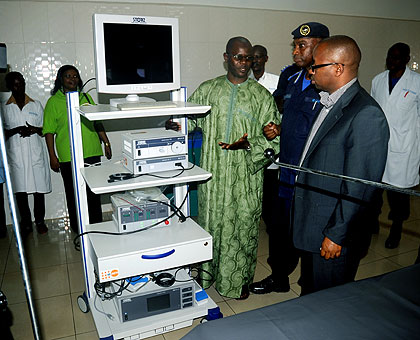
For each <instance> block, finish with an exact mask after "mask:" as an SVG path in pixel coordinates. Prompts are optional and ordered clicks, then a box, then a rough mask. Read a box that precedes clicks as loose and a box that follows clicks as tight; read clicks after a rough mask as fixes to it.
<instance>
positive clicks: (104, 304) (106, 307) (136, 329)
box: [89, 284, 217, 339]
mask: <svg viewBox="0 0 420 340" xmlns="http://www.w3.org/2000/svg"><path fill="white" fill-rule="evenodd" d="M196 289H201V287H199V286H198V285H197V284H196ZM89 304H90V305H91V306H92V308H91V311H92V316H93V319H94V321H95V324H96V325H97V326H99V327H100V328H101V329H108V330H109V332H110V333H111V334H112V335H113V338H114V339H125V338H128V339H130V337H133V338H136V339H144V338H146V337H151V336H154V335H159V334H163V333H166V332H170V331H174V330H176V329H179V328H183V327H188V326H191V325H192V321H193V320H194V319H196V318H199V317H203V316H204V315H206V314H207V311H208V310H209V309H212V308H216V307H217V305H216V304H215V303H214V301H213V300H212V299H211V298H210V297H209V298H208V300H207V301H206V302H204V303H202V304H195V305H194V306H193V307H191V308H184V309H180V310H176V311H172V312H168V313H166V314H165V318H162V314H158V315H154V316H150V317H147V318H143V319H137V320H132V321H129V322H124V323H121V322H120V321H119V318H118V312H117V309H116V307H115V304H114V303H113V302H112V301H109V300H105V301H102V300H101V299H100V298H98V297H96V301H95V298H94V297H93V298H92V299H90V300H89ZM98 309H99V310H100V311H98ZM105 314H107V315H112V317H113V319H110V318H109V317H107V316H106V315H105ZM137 336H138V337H137Z"/></svg>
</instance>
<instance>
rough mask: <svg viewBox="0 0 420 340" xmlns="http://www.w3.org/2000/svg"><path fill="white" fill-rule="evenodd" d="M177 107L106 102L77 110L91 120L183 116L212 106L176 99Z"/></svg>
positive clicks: (206, 109)
mask: <svg viewBox="0 0 420 340" xmlns="http://www.w3.org/2000/svg"><path fill="white" fill-rule="evenodd" d="M174 103H175V104H176V107H170V108H167V107H165V108H153V109H142V110H119V109H118V108H116V107H112V106H110V105H106V104H98V105H84V106H80V107H79V108H77V111H78V112H79V113H80V114H81V115H82V116H84V117H86V118H87V119H89V120H108V119H125V118H146V117H159V116H183V115H193V114H200V113H206V112H207V111H209V110H210V108H211V107H210V106H207V105H197V104H192V103H188V102H181V101H174Z"/></svg>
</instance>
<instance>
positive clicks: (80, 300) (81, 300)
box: [77, 293, 89, 313]
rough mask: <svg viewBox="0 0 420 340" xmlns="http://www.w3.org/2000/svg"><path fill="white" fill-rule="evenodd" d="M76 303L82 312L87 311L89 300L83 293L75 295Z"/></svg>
mask: <svg viewBox="0 0 420 340" xmlns="http://www.w3.org/2000/svg"><path fill="white" fill-rule="evenodd" d="M77 305H78V306H79V308H80V310H81V311H82V312H83V313H87V312H89V302H88V299H87V297H86V294H85V293H83V295H79V296H78V297H77Z"/></svg>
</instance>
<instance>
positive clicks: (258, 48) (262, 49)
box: [252, 45, 268, 56]
mask: <svg viewBox="0 0 420 340" xmlns="http://www.w3.org/2000/svg"><path fill="white" fill-rule="evenodd" d="M252 50H253V51H255V50H260V51H262V53H263V54H264V55H265V56H266V55H267V54H268V52H267V49H266V48H265V47H264V46H263V45H254V46H252Z"/></svg>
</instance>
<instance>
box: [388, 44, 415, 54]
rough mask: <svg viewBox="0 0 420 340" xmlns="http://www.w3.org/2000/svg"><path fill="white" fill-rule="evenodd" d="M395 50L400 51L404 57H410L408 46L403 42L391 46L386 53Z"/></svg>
mask: <svg viewBox="0 0 420 340" xmlns="http://www.w3.org/2000/svg"><path fill="white" fill-rule="evenodd" d="M393 49H396V50H398V51H400V53H401V54H402V55H403V56H404V57H409V56H410V46H408V45H407V44H405V43H403V42H397V43H396V44H394V45H392V46H391V47H390V48H389V50H388V52H389V51H391V50H393Z"/></svg>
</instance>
